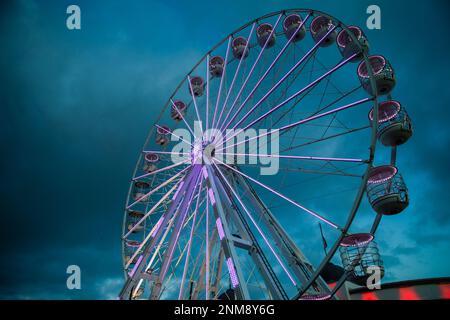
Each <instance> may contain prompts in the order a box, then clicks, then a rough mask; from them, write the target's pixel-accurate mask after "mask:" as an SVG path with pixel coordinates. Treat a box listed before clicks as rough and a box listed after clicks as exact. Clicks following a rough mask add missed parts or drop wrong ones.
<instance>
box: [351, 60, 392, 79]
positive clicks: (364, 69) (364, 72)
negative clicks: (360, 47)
mask: <svg viewBox="0 0 450 320" xmlns="http://www.w3.org/2000/svg"><path fill="white" fill-rule="evenodd" d="M377 62H380V65H377V64H376V63H377ZM369 63H370V67H371V68H372V71H373V74H374V75H377V74H379V73H380V72H381V71H383V70H384V67H386V59H385V58H384V57H383V56H370V57H369ZM375 67H377V69H375ZM358 75H359V76H360V77H361V78H368V77H369V72H368V71H367V67H366V63H365V61H362V62H361V64H360V65H359V67H358Z"/></svg>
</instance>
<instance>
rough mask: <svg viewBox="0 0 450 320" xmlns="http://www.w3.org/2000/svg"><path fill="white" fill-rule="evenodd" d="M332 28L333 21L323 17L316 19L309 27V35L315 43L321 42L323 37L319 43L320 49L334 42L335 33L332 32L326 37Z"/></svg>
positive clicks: (334, 31)
mask: <svg viewBox="0 0 450 320" xmlns="http://www.w3.org/2000/svg"><path fill="white" fill-rule="evenodd" d="M333 27H334V24H333V21H331V20H330V19H329V18H327V17H324V16H318V17H316V18H315V19H314V20H313V21H312V22H311V25H310V32H311V35H312V37H313V39H314V41H315V42H316V43H318V42H319V41H320V40H322V39H323V38H324V37H325V36H326V37H325V39H324V40H323V41H322V42H321V43H320V47H328V46H331V45H332V44H333V42H334V41H336V36H337V32H336V30H333V31H332V32H330V33H329V34H328V35H327V33H328V32H329V31H330V29H332V28H333Z"/></svg>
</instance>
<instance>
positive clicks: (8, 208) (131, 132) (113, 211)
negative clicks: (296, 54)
mask: <svg viewBox="0 0 450 320" xmlns="http://www.w3.org/2000/svg"><path fill="white" fill-rule="evenodd" d="M76 2H77V3H78V4H80V6H81V8H82V17H83V20H82V21H83V22H82V30H80V31H73V32H72V31H68V30H67V29H66V28H65V9H66V7H67V5H68V4H72V2H70V3H69V2H68V1H53V2H45V3H44V2H40V1H8V2H4V1H3V2H2V5H1V9H0V14H1V19H0V30H1V31H0V32H1V34H2V41H3V43H4V45H3V46H2V50H1V51H0V67H1V73H0V80H1V83H2V85H1V86H0V107H1V117H0V143H1V147H2V155H1V157H0V172H1V177H2V183H1V184H0V192H1V198H2V201H1V203H2V232H1V238H0V240H1V242H2V261H1V267H0V268H1V269H0V270H1V275H0V298H68V299H88V298H114V297H115V295H116V294H117V292H118V290H119V289H120V285H121V277H122V272H121V261H120V260H121V257H120V232H121V223H122V209H123V204H124V200H125V197H126V193H127V189H128V182H129V178H130V174H131V172H132V168H133V166H134V162H135V160H136V157H137V153H138V150H139V149H140V147H141V145H142V143H143V141H144V138H145V135H146V133H147V130H148V127H149V125H150V124H151V123H152V122H153V120H154V119H153V118H152V116H154V114H155V113H156V112H157V111H159V108H160V106H161V105H163V102H164V101H165V99H166V98H167V97H168V96H169V95H170V93H171V90H172V88H174V87H175V85H176V84H177V82H178V81H179V80H180V79H181V77H182V75H183V74H184V73H185V72H186V71H187V70H189V69H190V68H191V66H192V65H193V64H194V63H195V62H196V60H197V59H199V58H200V57H201V56H202V55H203V54H204V52H206V51H207V50H208V49H209V48H210V47H211V46H212V45H214V44H215V43H216V42H217V41H218V40H219V39H222V38H223V36H224V35H225V34H226V33H227V32H229V31H230V30H233V29H235V28H236V27H238V26H239V25H242V24H243V23H244V22H247V21H248V20H250V19H252V18H255V17H257V16H261V15H263V14H265V13H267V12H272V11H276V10H278V9H281V8H286V7H296V6H298V5H299V4H298V1H286V2H284V3H280V2H279V1H267V2H263V3H261V2H256V1H248V2H246V3H245V4H243V3H242V1H227V2H226V5H227V8H228V10H227V12H234V13H235V14H233V15H231V16H226V15H225V14H224V15H223V16H222V15H221V14H219V15H218V16H215V17H214V19H213V17H211V12H212V9H213V6H214V5H213V2H211V1H204V2H195V3H193V2H192V1H186V2H180V1H172V2H170V1H168V2H165V3H158V2H153V3H152V2H148V1H142V2H139V1H136V2H133V4H128V2H125V1H96V2H95V3H94V2H93V1H76ZM304 2H305V4H304V6H305V7H318V6H319V8H318V9H322V10H324V11H327V12H330V13H331V14H334V15H336V16H337V17H340V18H342V20H344V21H348V22H349V23H354V24H359V25H364V23H365V18H366V15H365V8H367V5H369V4H371V3H369V2H368V1H342V2H340V3H339V5H338V4H336V3H335V1H323V2H321V3H320V5H319V4H317V1H304ZM379 4H380V6H381V7H382V10H383V30H382V31H370V32H368V36H369V38H370V39H371V43H372V44H373V46H374V47H376V48H377V50H376V51H377V52H383V53H384V54H386V55H387V56H389V57H392V62H393V63H394V64H395V66H396V70H397V73H398V78H399V84H398V87H397V89H396V90H397V91H396V96H398V97H399V99H401V100H402V102H403V103H404V104H405V105H406V107H407V108H408V111H409V112H410V114H411V116H412V118H413V120H414V126H415V135H414V138H413V140H412V141H411V142H410V143H409V144H408V145H406V146H404V147H401V150H400V151H401V152H400V156H399V167H400V168H401V171H402V173H403V174H404V175H405V178H406V181H407V183H408V185H409V187H410V190H411V206H410V208H409V209H408V210H407V212H405V214H404V215H402V216H399V217H393V218H392V219H388V218H386V219H385V220H383V223H382V228H380V234H379V235H378V238H379V239H385V240H384V241H379V243H380V247H381V249H382V254H383V252H384V253H385V254H386V255H385V258H384V259H385V265H387V267H388V268H391V269H394V270H397V269H396V268H403V267H405V266H409V269H408V270H409V271H408V272H407V273H406V275H403V274H402V273H401V272H400V271H399V272H394V273H392V276H391V279H394V280H400V279H401V277H402V276H408V277H422V276H424V275H426V276H433V275H448V271H450V270H449V269H450V268H449V259H448V254H449V251H448V250H449V249H448V247H449V246H448V241H449V239H448V231H449V225H450V214H449V210H448V204H447V202H448V190H450V185H449V183H450V182H449V181H450V179H449V177H450V172H449V171H450V169H449V168H450V166H449V163H450V150H449V149H448V145H449V137H450V132H449V131H450V128H449V126H448V125H447V123H448V121H449V118H450V117H449V114H450V111H449V108H448V106H449V105H450V103H449V102H450V93H449V91H448V90H446V89H445V85H446V83H447V82H448V81H447V79H446V74H447V72H448V70H450V66H449V63H450V62H449V59H448V57H447V55H448V49H450V48H449V44H448V41H447V40H446V39H447V38H448V37H447V36H445V34H443V33H445V32H447V30H449V22H448V20H447V18H446V16H445V14H444V13H445V12H447V10H446V9H447V7H448V2H446V1H443V2H438V1H436V2H434V3H430V2H427V3H425V2H424V3H421V4H419V3H418V4H410V2H406V1H398V2H395V3H392V1H379ZM424 12H429V14H423V13H424ZM207 18H208V19H207ZM430 27H432V28H435V29H436V30H439V31H440V32H432V30H431V31H430ZM412 30H413V31H412ZM305 232H309V229H308V230H305ZM305 232H303V234H305ZM298 233H299V234H302V232H301V230H299V231H298ZM316 235H317V234H316ZM388 239H389V240H388ZM414 248H416V250H417V251H416V252H415V250H414ZM397 254H400V255H401V257H397V256H396V255H397ZM428 258H429V262H428V264H427V263H421V264H420V265H417V266H416V267H415V268H414V267H411V266H412V265H414V263H413V262H414V261H415V260H416V259H418V260H420V261H421V259H423V260H425V259H428ZM70 264H77V265H79V266H80V267H81V270H82V287H83V289H82V290H81V291H68V290H67V289H66V287H65V281H66V276H67V275H66V273H65V271H66V267H67V266H68V265H70ZM402 270H403V269H402ZM446 270H447V274H444V273H445V271H446Z"/></svg>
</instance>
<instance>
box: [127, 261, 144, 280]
mask: <svg viewBox="0 0 450 320" xmlns="http://www.w3.org/2000/svg"><path fill="white" fill-rule="evenodd" d="M143 258H144V256H143V255H141V256H139V259H138V260H137V262H136V264H135V265H134V267H133V270H131V272H129V273H128V275H129V276H130V278H132V277H133V276H134V274H135V273H136V270H137V268H138V267H139V265H140V264H141V261H142V259H143Z"/></svg>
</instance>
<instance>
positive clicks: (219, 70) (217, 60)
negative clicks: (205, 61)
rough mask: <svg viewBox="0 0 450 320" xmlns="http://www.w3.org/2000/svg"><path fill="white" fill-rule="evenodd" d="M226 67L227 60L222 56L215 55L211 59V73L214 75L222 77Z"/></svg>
mask: <svg viewBox="0 0 450 320" xmlns="http://www.w3.org/2000/svg"><path fill="white" fill-rule="evenodd" d="M224 67H225V60H224V59H223V58H222V57H221V56H215V57H212V58H211V59H210V60H209V73H210V74H211V76H213V77H217V78H219V77H221V76H222V74H223V69H224Z"/></svg>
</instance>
